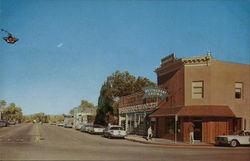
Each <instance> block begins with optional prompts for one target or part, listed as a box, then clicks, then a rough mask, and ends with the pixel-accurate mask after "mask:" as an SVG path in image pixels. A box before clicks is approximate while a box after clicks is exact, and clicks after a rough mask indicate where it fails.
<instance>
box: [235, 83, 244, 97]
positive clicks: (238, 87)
mask: <svg viewBox="0 0 250 161" xmlns="http://www.w3.org/2000/svg"><path fill="white" fill-rule="evenodd" d="M242 87H243V84H242V83H240V82H236V83H235V89H234V93H235V98H236V99H241V98H242Z"/></svg>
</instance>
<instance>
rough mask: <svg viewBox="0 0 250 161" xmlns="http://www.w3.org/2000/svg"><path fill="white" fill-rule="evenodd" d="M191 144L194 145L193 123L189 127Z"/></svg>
mask: <svg viewBox="0 0 250 161" xmlns="http://www.w3.org/2000/svg"><path fill="white" fill-rule="evenodd" d="M189 143H190V144H193V143H194V124H193V123H192V122H191V124H190V126H189Z"/></svg>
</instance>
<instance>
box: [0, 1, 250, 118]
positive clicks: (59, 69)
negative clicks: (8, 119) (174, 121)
mask: <svg viewBox="0 0 250 161" xmlns="http://www.w3.org/2000/svg"><path fill="white" fill-rule="evenodd" d="M249 20H250V1H249V0H238V1H234V0H216V1H215V0H185V1H184V0H182V1H181V0H177V1H173V0H172V1H171V0H117V1H116V0H0V28H2V29H5V30H7V31H9V32H11V33H12V34H13V35H14V36H16V37H17V38H19V41H17V42H16V43H15V44H7V43H6V42H5V41H4V40H2V39H1V40H0V100H6V101H7V102H8V103H11V102H15V103H16V105H17V106H19V107H21V108H22V109H23V113H24V114H32V113H37V112H44V113H46V114H61V113H68V112H69V110H70V109H72V108H73V107H76V106H78V105H79V104H80V101H81V100H82V99H85V100H88V101H90V102H92V103H94V104H95V105H97V101H98V97H99V91H100V88H101V86H102V84H103V83H104V81H105V80H106V78H107V76H109V75H111V74H112V73H113V72H115V71H116V70H120V71H122V72H124V71H128V72H130V73H131V74H132V75H134V76H142V77H147V78H149V79H150V80H151V81H153V82H156V80H157V78H156V74H155V73H154V70H155V69H156V67H158V66H159V65H160V59H161V58H163V57H165V56H167V55H168V54H170V53H175V54H176V57H177V58H182V57H192V56H202V55H206V54H207V52H208V51H211V52H212V56H213V57H214V58H215V59H218V60H222V61H229V62H237V63H243V64H250V21H249ZM4 36H6V33H4V32H1V33H0V37H4Z"/></svg>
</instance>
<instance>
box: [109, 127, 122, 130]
mask: <svg viewBox="0 0 250 161" xmlns="http://www.w3.org/2000/svg"><path fill="white" fill-rule="evenodd" d="M110 130H123V128H122V127H111V128H110Z"/></svg>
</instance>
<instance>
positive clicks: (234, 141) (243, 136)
mask: <svg viewBox="0 0 250 161" xmlns="http://www.w3.org/2000/svg"><path fill="white" fill-rule="evenodd" d="M215 145H230V146H232V147H236V146H239V145H250V130H241V131H239V132H237V133H236V134H235V135H225V136H216V137H215Z"/></svg>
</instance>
